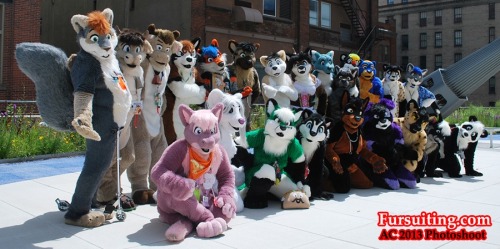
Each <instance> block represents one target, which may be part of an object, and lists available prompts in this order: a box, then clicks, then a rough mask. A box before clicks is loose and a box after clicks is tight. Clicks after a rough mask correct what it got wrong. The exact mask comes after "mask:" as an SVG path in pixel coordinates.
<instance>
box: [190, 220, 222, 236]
mask: <svg viewBox="0 0 500 249" xmlns="http://www.w3.org/2000/svg"><path fill="white" fill-rule="evenodd" d="M226 230H227V223H226V221H225V220H224V219H222V218H215V219H213V220H210V221H205V222H201V223H200V224H198V226H197V227H196V233H197V234H198V237H201V238H212V237H215V236H217V235H219V234H222V233H223V232H224V231H226Z"/></svg>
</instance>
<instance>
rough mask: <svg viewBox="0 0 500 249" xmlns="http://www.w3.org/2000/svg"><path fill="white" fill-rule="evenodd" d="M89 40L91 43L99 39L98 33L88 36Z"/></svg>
mask: <svg viewBox="0 0 500 249" xmlns="http://www.w3.org/2000/svg"><path fill="white" fill-rule="evenodd" d="M90 40H91V41H92V42H93V43H97V42H98V41H99V36H98V35H92V36H90Z"/></svg>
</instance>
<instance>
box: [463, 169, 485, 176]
mask: <svg viewBox="0 0 500 249" xmlns="http://www.w3.org/2000/svg"><path fill="white" fill-rule="evenodd" d="M465 174H466V175H468V176H483V173H481V172H478V171H475V170H472V171H468V172H466V173H465Z"/></svg>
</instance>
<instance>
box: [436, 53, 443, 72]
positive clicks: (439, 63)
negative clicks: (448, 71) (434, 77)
mask: <svg viewBox="0 0 500 249" xmlns="http://www.w3.org/2000/svg"><path fill="white" fill-rule="evenodd" d="M442 67H443V55H441V54H437V55H434V70H438V69H439V68H442Z"/></svg>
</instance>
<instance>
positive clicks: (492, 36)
mask: <svg viewBox="0 0 500 249" xmlns="http://www.w3.org/2000/svg"><path fill="white" fill-rule="evenodd" d="M495 39H496V36H495V27H489V28H488V43H491V42H492V41H494V40H495Z"/></svg>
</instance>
